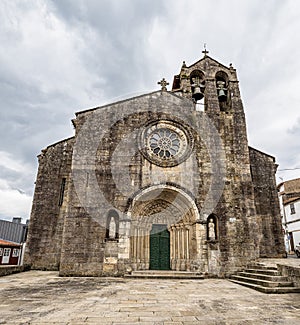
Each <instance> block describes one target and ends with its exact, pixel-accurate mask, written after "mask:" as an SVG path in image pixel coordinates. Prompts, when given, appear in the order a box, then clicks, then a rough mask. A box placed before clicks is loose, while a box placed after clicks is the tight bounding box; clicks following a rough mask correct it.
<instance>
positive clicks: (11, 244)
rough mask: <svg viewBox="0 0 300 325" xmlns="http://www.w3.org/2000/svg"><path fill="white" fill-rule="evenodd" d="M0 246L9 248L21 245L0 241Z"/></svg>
mask: <svg viewBox="0 0 300 325" xmlns="http://www.w3.org/2000/svg"><path fill="white" fill-rule="evenodd" d="M0 246H9V247H11V246H12V247H20V246H22V245H21V244H17V243H13V242H11V241H7V240H3V239H0Z"/></svg>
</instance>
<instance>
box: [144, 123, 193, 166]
mask: <svg viewBox="0 0 300 325" xmlns="http://www.w3.org/2000/svg"><path fill="white" fill-rule="evenodd" d="M139 148H140V151H141V153H142V154H143V155H144V157H145V158H146V159H147V160H149V161H150V162H151V163H153V164H155V165H157V166H161V167H173V166H176V165H178V164H180V163H181V162H183V161H184V160H186V159H187V158H188V157H189V155H190V153H191V152H192V149H193V137H192V135H191V133H190V132H189V131H188V130H187V129H186V128H184V127H183V126H182V125H181V124H179V123H176V122H174V121H166V120H160V121H153V122H151V123H149V124H148V125H146V126H145V128H143V129H142V131H141V133H140V138H139Z"/></svg>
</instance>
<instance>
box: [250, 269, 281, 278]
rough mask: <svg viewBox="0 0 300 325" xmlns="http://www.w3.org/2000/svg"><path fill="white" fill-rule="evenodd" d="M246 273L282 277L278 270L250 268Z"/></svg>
mask: <svg viewBox="0 0 300 325" xmlns="http://www.w3.org/2000/svg"><path fill="white" fill-rule="evenodd" d="M245 271H247V272H248V273H256V274H266V275H273V276H276V275H280V274H279V272H278V271H277V269H262V268H261V269H258V268H249V269H246V270H245Z"/></svg>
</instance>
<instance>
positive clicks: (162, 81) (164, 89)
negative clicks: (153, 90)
mask: <svg viewBox="0 0 300 325" xmlns="http://www.w3.org/2000/svg"><path fill="white" fill-rule="evenodd" d="M157 84H158V85H161V90H162V91H167V87H166V86H167V85H169V83H168V82H167V80H166V79H165V78H162V80H161V81H159V82H158V83H157Z"/></svg>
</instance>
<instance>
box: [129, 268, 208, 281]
mask: <svg viewBox="0 0 300 325" xmlns="http://www.w3.org/2000/svg"><path fill="white" fill-rule="evenodd" d="M125 277H126V278H144V279H204V276H203V275H202V274H200V273H197V272H188V271H160V270H143V271H132V272H131V274H126V275H125Z"/></svg>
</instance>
